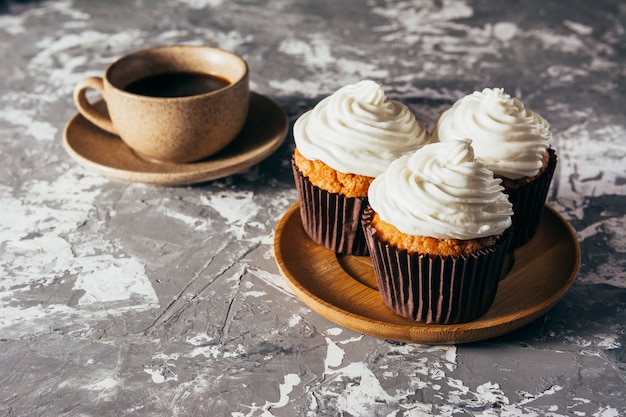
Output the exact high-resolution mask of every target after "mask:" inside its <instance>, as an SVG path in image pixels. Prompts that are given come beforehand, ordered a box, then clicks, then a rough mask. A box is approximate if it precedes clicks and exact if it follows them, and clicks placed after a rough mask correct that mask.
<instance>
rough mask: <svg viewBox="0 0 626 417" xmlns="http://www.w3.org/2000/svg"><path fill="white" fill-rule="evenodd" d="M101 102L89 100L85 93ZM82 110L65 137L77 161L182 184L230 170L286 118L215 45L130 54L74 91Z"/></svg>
mask: <svg viewBox="0 0 626 417" xmlns="http://www.w3.org/2000/svg"><path fill="white" fill-rule="evenodd" d="M88 90H96V91H98V92H99V93H100V94H101V95H102V99H99V100H96V101H94V102H93V103H92V102H90V101H89V100H88V99H87V91H88ZM74 102H75V104H76V107H77V108H78V110H79V112H78V113H77V114H75V115H74V116H73V117H72V118H71V119H70V121H69V122H68V123H67V125H66V126H65V130H64V134H63V143H64V146H65V149H66V151H67V152H68V153H69V155H70V156H71V157H72V158H73V159H74V160H75V161H76V162H78V163H79V164H80V165H82V166H84V167H86V168H88V169H91V170H93V171H96V172H98V173H100V174H102V175H104V176H106V177H109V178H114V179H118V180H124V181H132V182H141V183H147V184H155V185H186V184H194V183H201V182H205V181H210V180H214V179H218V178H222V177H225V176H228V175H232V174H235V173H238V172H241V171H244V170H245V169H247V168H250V167H252V166H253V165H255V164H257V163H259V162H260V161H262V160H263V159H265V158H267V157H268V156H269V155H271V154H272V153H273V152H274V151H276V150H277V149H278V148H279V147H280V145H281V144H282V143H283V142H284V140H285V137H286V135H287V129H288V125H289V124H288V119H287V116H286V114H285V113H284V111H283V110H282V109H281V108H280V107H279V106H278V105H277V104H276V103H275V102H273V101H272V100H271V99H269V98H268V97H265V96H263V95H260V94H257V93H255V92H250V90H249V70H248V66H247V64H246V62H245V61H244V60H243V59H242V58H241V57H239V56H238V55H236V54H234V53H232V52H229V51H225V50H222V49H218V48H212V47H207V46H192V45H173V46H162V47H156V48H151V49H146V50H141V51H137V52H133V53H130V54H128V55H125V56H123V57H121V58H119V59H118V60H117V61H115V62H114V63H112V64H111V65H109V66H108V67H107V68H106V70H105V71H104V75H103V77H87V78H85V79H83V80H81V81H80V82H79V83H78V84H77V85H76V87H75V89H74Z"/></svg>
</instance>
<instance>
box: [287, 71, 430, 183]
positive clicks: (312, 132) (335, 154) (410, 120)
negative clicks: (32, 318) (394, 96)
mask: <svg viewBox="0 0 626 417" xmlns="http://www.w3.org/2000/svg"><path fill="white" fill-rule="evenodd" d="M293 135H294V140H295V142H296V147H297V148H298V150H299V151H300V153H301V154H302V155H303V156H304V157H305V158H307V159H310V160H320V161H322V162H324V163H325V164H326V165H328V166H330V167H331V168H333V169H335V170H337V171H340V172H343V173H347V174H358V175H364V176H368V177H376V176H378V175H379V174H380V173H381V172H383V171H384V170H385V168H387V166H388V165H389V163H391V161H393V160H394V159H396V158H398V157H400V156H401V155H404V154H406V153H409V152H413V151H415V150H416V149H418V148H419V147H420V146H422V145H423V144H425V143H426V142H427V141H429V138H430V136H429V134H428V132H427V131H426V129H425V128H424V126H423V125H422V124H421V123H419V122H418V121H417V120H416V119H415V116H414V115H413V113H411V111H410V110H409V108H408V107H407V106H405V105H404V104H402V103H400V102H398V101H393V100H388V99H387V97H386V96H385V93H384V91H383V88H382V87H381V86H380V85H379V84H378V83H376V82H374V81H370V80H364V81H360V82H358V83H356V84H350V85H347V86H345V87H342V88H340V89H339V90H337V91H336V92H335V93H334V94H332V95H331V96H329V97H326V98H325V99H324V100H322V101H321V102H319V103H318V104H317V105H316V106H315V108H313V109H312V110H310V111H308V112H306V113H305V114H303V115H302V116H301V117H300V118H299V119H298V120H297V121H296V123H295V125H294V128H293Z"/></svg>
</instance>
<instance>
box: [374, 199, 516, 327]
mask: <svg viewBox="0 0 626 417" xmlns="http://www.w3.org/2000/svg"><path fill="white" fill-rule="evenodd" d="M372 217H373V210H372V209H371V208H367V209H366V210H365V211H364V213H363V227H364V230H365V237H366V240H367V244H368V246H369V251H370V256H371V258H372V263H373V266H374V272H375V274H376V280H377V283H378V290H379V292H380V295H381V297H382V300H383V302H384V303H385V305H386V306H387V307H389V308H390V309H391V310H393V311H394V312H395V313H396V314H398V315H400V316H403V317H406V318H409V319H412V320H415V321H418V322H422V323H427V324H456V323H464V322H468V321H472V320H474V319H476V318H478V317H480V316H482V315H483V314H485V313H486V312H487V310H489V308H490V307H491V305H492V304H493V301H494V299H495V296H496V292H497V290H498V284H499V282H500V278H501V274H502V270H503V264H504V259H505V256H506V254H507V252H508V245H509V242H510V238H511V233H510V229H509V231H507V232H505V233H504V234H503V235H502V236H501V237H500V238H499V239H498V241H497V243H496V245H494V247H492V248H488V249H485V250H482V251H480V252H478V253H477V254H472V255H468V256H459V257H452V256H447V257H442V256H435V257H431V256H429V255H422V254H417V253H415V254H409V253H408V252H407V251H406V250H403V251H398V249H397V247H395V246H391V245H390V244H389V243H388V242H384V241H382V240H380V239H379V238H378V237H377V236H376V230H375V229H374V228H373V227H372V226H371V224H370V223H371V220H372Z"/></svg>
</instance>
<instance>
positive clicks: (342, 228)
mask: <svg viewBox="0 0 626 417" xmlns="http://www.w3.org/2000/svg"><path fill="white" fill-rule="evenodd" d="M291 166H292V169H293V176H294V179H295V183H296V189H297V190H298V200H299V202H300V217H301V219H302V226H303V227H304V230H305V232H306V233H307V235H309V237H310V238H311V239H312V240H313V241H314V242H316V243H317V244H319V245H322V246H324V247H325V248H326V249H330V250H332V251H334V252H336V253H339V254H344V255H355V256H365V255H367V254H368V251H367V243H366V242H365V236H364V234H363V229H362V227H361V215H362V214H363V210H364V209H365V207H366V206H367V198H358V197H346V196H344V195H342V194H336V193H330V192H328V191H326V190H322V189H321V188H319V187H317V186H315V185H313V184H312V183H311V181H309V179H308V178H307V177H305V176H303V175H302V172H301V171H300V170H299V169H298V167H297V166H296V164H295V163H294V161H293V158H292V161H291Z"/></svg>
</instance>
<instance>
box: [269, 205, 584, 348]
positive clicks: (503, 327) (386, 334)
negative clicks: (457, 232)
mask: <svg viewBox="0 0 626 417" xmlns="http://www.w3.org/2000/svg"><path fill="white" fill-rule="evenodd" d="M544 215H546V216H547V217H548V218H549V219H550V221H552V222H555V223H554V224H556V226H557V227H558V228H560V229H562V230H563V232H562V235H561V236H558V238H559V239H562V240H564V241H565V243H566V244H567V245H568V252H570V249H569V246H571V253H568V254H567V255H568V256H569V259H570V261H571V262H570V264H571V268H570V269H568V270H566V271H562V273H561V274H560V276H559V279H560V280H562V281H563V283H562V285H561V286H560V287H559V288H558V289H556V290H555V291H554V292H553V293H551V294H549V295H547V296H545V297H543V298H542V299H540V300H538V301H537V302H536V303H534V304H533V305H532V306H531V307H530V308H526V307H525V308H523V309H521V308H520V310H519V311H518V310H515V306H512V307H511V308H512V311H510V312H509V313H507V314H502V315H498V316H495V317H493V316H492V317H489V311H488V312H487V314H486V315H485V317H484V318H479V319H477V320H474V321H472V322H469V323H462V324H455V325H432V324H423V323H418V322H413V321H410V320H408V319H402V318H398V316H395V314H394V313H393V312H391V310H389V315H390V317H391V316H393V320H390V321H387V320H380V319H379V320H377V319H373V318H371V317H366V316H364V315H361V314H358V313H355V312H353V311H349V309H342V308H339V307H337V306H335V305H333V304H332V302H329V301H328V300H326V299H324V297H322V296H320V295H319V294H316V293H313V292H311V291H310V290H309V289H308V288H307V285H306V282H307V280H308V279H316V277H314V276H309V277H305V276H297V275H295V274H293V273H292V271H290V267H289V265H290V264H291V263H293V262H309V259H310V257H308V256H307V254H306V253H302V256H301V257H300V258H299V259H298V260H296V259H293V258H291V259H289V258H286V257H285V253H284V252H283V250H282V248H281V245H282V244H287V243H288V244H289V245H290V246H292V247H293V245H299V247H300V246H301V247H302V248H303V250H305V248H306V246H307V245H309V246H310V245H315V244H314V243H313V242H312V241H310V239H309V238H308V236H306V234H305V232H304V231H303V230H302V235H300V236H298V237H296V236H294V232H293V227H291V228H288V227H285V226H286V225H287V223H288V222H294V223H293V224H294V225H295V223H296V222H297V223H298V224H299V226H300V228H301V225H302V223H301V220H300V213H299V204H298V203H294V204H293V205H292V206H291V207H290V208H289V209H288V210H287V211H286V212H285V213H284V215H283V216H282V218H281V219H280V220H279V222H278V224H277V226H276V231H275V236H274V253H275V257H276V263H277V265H278V268H279V269H280V272H281V274H282V275H283V277H284V278H285V280H286V282H287V284H288V285H289V287H290V288H291V289H292V290H293V291H294V293H295V295H296V296H297V297H298V298H299V299H300V300H301V301H303V302H304V303H305V304H306V305H307V306H308V307H309V308H311V309H312V310H313V311H315V312H317V313H318V314H320V315H321V316H323V317H325V318H327V319H329V320H330V321H332V322H334V323H336V324H339V325H341V326H344V327H346V328H349V329H352V330H355V331H358V332H361V333H365V334H368V335H371V336H375V337H379V338H383V339H387V340H394V341H399V342H412V343H423V344H456V343H469V342H475V341H480V340H486V339H490V338H494V337H497V336H501V335H504V334H506V333H510V332H512V331H514V330H517V329H519V328H521V327H523V326H525V325H527V324H529V323H531V322H532V321H534V320H536V319H537V318H539V317H541V316H542V315H544V314H545V313H546V312H548V311H549V310H550V309H552V308H553V307H554V306H555V305H556V304H557V303H558V302H559V301H560V300H561V299H562V298H563V296H565V294H566V293H567V291H568V290H569V288H570V287H571V285H572V284H573V282H574V281H575V279H576V275H577V274H578V269H579V267H580V247H579V245H578V240H577V238H576V234H575V232H574V230H573V229H572V227H571V226H570V224H569V223H568V222H567V221H566V220H565V219H564V218H563V217H562V216H561V215H560V214H559V213H558V212H557V211H556V210H554V209H553V208H551V207H550V206H548V205H546V206H545V207H544ZM541 227H543V223H542V225H540V228H541ZM298 234H299V233H298ZM306 239H308V240H309V241H308V242H304V241H305V240H306ZM298 240H300V242H299V241H298ZM528 245H530V246H532V245H541V242H538V241H536V240H535V239H533V240H531V241H530V242H529V243H527V244H526V245H525V247H530V246H528ZM316 250H324V251H326V252H327V255H325V256H326V257H327V259H328V261H329V262H332V260H333V259H336V255H335V254H334V253H333V252H331V251H329V250H326V249H323V248H319V247H318V248H316ZM523 250H525V249H524V247H522V248H520V249H518V250H517V251H516V254H517V252H518V251H523ZM541 261H543V260H541V259H540V260H537V262H541ZM312 268H314V266H312ZM515 269H516V265H514V266H513V269H512V271H511V274H513V272H514V271H515ZM338 275H340V276H336V277H334V278H336V279H350V280H352V281H355V280H354V279H353V278H352V277H350V276H349V275H347V274H338ZM343 275H345V276H343ZM346 277H347V278H346ZM513 278H514V277H513ZM545 278H546V279H553V280H555V282H557V281H556V278H554V277H550V276H546V277H545ZM508 279H509V277H507V278H505V279H504V280H502V281H501V283H500V287H499V289H498V293H500V292H501V291H504V290H505V287H506V286H507V285H511V284H510V283H511V282H512V281H507V280H508ZM557 283H558V282H557ZM351 285H352V283H351ZM357 285H362V286H363V287H364V288H367V287H366V286H365V285H363V284H360V283H358V284H357ZM371 291H374V292H376V290H371ZM374 296H375V297H377V298H378V299H380V297H379V296H378V294H377V292H376V294H375V295H374ZM343 301H350V300H349V299H347V300H345V299H344V300H343ZM508 301H510V300H508ZM522 301H523V300H520V304H522V303H521V302H522ZM372 302H377V301H376V300H372ZM497 302H498V296H497V295H496V303H497ZM380 304H381V305H382V306H383V307H384V304H383V303H382V299H380ZM494 307H495V303H494V306H492V309H493V308H494ZM494 311H495V310H494ZM398 320H402V321H403V323H397V321H398Z"/></svg>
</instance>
